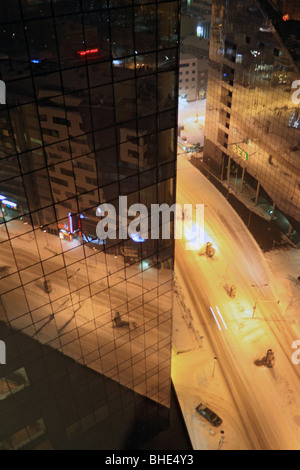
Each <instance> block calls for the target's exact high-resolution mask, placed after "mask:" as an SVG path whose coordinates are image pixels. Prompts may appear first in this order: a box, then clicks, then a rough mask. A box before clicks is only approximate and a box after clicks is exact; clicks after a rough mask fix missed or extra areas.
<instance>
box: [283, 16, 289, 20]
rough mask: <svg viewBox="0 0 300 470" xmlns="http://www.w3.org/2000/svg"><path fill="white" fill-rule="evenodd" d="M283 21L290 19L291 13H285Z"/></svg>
mask: <svg viewBox="0 0 300 470" xmlns="http://www.w3.org/2000/svg"><path fill="white" fill-rule="evenodd" d="M282 19H283V21H288V20H289V19H290V16H289V15H284V16H283V17H282Z"/></svg>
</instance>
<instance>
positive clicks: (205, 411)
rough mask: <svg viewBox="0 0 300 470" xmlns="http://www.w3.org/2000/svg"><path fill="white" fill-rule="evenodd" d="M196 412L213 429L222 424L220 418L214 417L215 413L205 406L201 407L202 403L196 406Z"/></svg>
mask: <svg viewBox="0 0 300 470" xmlns="http://www.w3.org/2000/svg"><path fill="white" fill-rule="evenodd" d="M196 411H197V412H198V413H199V414H200V415H201V416H202V417H203V418H204V419H206V420H207V421H208V422H209V423H210V424H212V425H213V426H215V427H218V426H221V424H222V423H223V421H222V420H221V418H219V416H218V415H216V413H214V412H213V411H212V410H210V409H209V408H208V407H207V406H205V405H203V403H200V405H198V406H197V408H196Z"/></svg>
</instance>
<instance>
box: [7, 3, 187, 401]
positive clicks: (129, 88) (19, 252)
mask: <svg viewBox="0 0 300 470" xmlns="http://www.w3.org/2000/svg"><path fill="white" fill-rule="evenodd" d="M179 19H180V18H179V1H177V0H176V1H153V0H149V1H139V0H134V1H132V0H107V1H106V0H36V1H31V0H10V1H9V2H1V6H0V44H1V50H0V79H1V80H3V81H4V82H5V84H6V98H7V100H6V101H7V103H6V105H1V106H0V136H1V138H0V320H1V321H2V322H4V323H5V324H6V325H7V326H8V327H9V328H10V329H11V330H12V331H18V332H21V333H22V334H24V335H27V336H29V337H31V338H33V339H34V340H37V341H38V342H39V343H41V344H43V345H46V346H50V347H51V348H54V349H55V350H57V351H59V352H60V353H62V354H64V355H65V356H68V357H69V358H72V359H74V360H75V361H76V362H77V363H79V364H82V365H84V366H87V367H88V368H90V369H93V370H94V371H97V372H99V373H101V374H103V375H104V376H105V377H107V378H109V379H112V380H113V381H115V382H118V383H119V384H122V386H125V387H127V388H128V389H131V390H133V391H134V392H137V393H138V394H140V395H143V396H145V397H147V398H149V399H151V400H153V401H154V402H157V403H159V404H160V405H163V406H164V407H167V408H168V407H169V406H170V392H171V333H172V281H173V249H174V241H173V240H150V239H149V240H146V241H144V243H135V242H134V241H133V240H132V239H130V238H129V239H127V240H120V239H118V238H117V239H116V240H107V241H106V242H105V241H101V240H99V239H98V238H97V235H96V227H97V224H98V222H99V221H100V220H101V219H100V217H99V216H100V215H101V214H100V213H99V210H97V208H98V207H99V205H100V204H102V203H110V204H112V205H114V206H115V208H116V211H117V212H118V207H119V196H121V195H122V196H128V206H130V205H132V204H134V203H142V204H145V205H146V206H147V207H148V208H149V214H150V207H151V204H157V203H159V204H162V203H167V204H170V205H172V204H173V203H174V202H175V171H176V138H177V100H178V47H179V42H178V41H179V39H178V38H179ZM131 220H132V218H130V217H128V224H129V223H130V221H131ZM5 331H6V330H5ZM1 339H4V341H5V338H1ZM7 340H8V339H7ZM7 368H8V369H9V358H8V363H7ZM11 372H13V371H11Z"/></svg>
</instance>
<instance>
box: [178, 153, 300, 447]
mask: <svg viewBox="0 0 300 470" xmlns="http://www.w3.org/2000/svg"><path fill="white" fill-rule="evenodd" d="M177 191H178V192H177V199H178V202H179V203H181V204H184V203H186V204H187V203H192V204H201V203H204V204H205V230H206V232H207V233H208V235H209V236H210V237H211V239H212V240H213V241H214V243H215V244H216V246H217V252H216V255H215V258H214V259H208V258H206V257H205V256H199V254H198V252H197V251H196V252H191V251H186V250H185V245H184V240H183V241H177V242H176V252H175V256H176V258H175V260H176V266H175V273H176V274H178V275H179V276H180V278H181V280H182V283H183V284H184V285H182V288H183V290H184V291H185V293H186V297H187V298H189V301H190V304H191V305H192V312H193V314H194V315H198V318H199V320H200V323H201V325H202V328H203V332H204V336H205V337H206V338H207V339H208V340H209V342H210V345H211V347H212V350H213V352H214V354H215V355H216V356H217V357H218V366H219V367H220V370H221V371H222V375H223V381H222V384H223V388H226V393H228V392H229V394H230V396H231V407H234V408H235V410H236V412H237V415H238V416H239V419H238V421H237V422H236V427H237V428H239V427H240V423H242V427H243V432H241V433H240V438H241V441H243V442H245V441H246V446H245V447H247V448H250V449H261V450H262V449H266V450H267V449H273V450H275V449H276V450H277V449H290V450H292V449H299V448H300V419H299V417H300V391H299V383H300V382H299V375H300V369H299V367H300V366H295V365H293V364H292V360H291V357H292V352H293V350H292V349H291V345H292V342H293V341H294V340H296V339H298V338H297V336H296V335H298V333H297V332H298V331H299V328H298V327H299V325H298V324H293V328H291V325H290V323H289V321H287V320H288V319H287V318H286V317H285V310H284V309H281V305H280V304H279V305H278V304H277V302H278V300H280V299H279V298H278V293H277V291H276V287H277V285H276V283H275V279H274V276H273V274H272V272H271V270H270V269H269V266H268V263H267V261H266V259H265V258H264V256H263V254H262V252H261V251H260V248H259V247H258V245H257V243H256V242H255V240H254V239H253V237H252V235H251V234H250V233H249V232H248V230H247V228H246V227H245V225H244V224H243V222H242V221H241V219H240V218H239V216H238V215H237V214H236V213H235V211H234V210H233V209H232V207H231V206H230V205H229V204H228V202H227V201H226V199H225V198H223V196H222V195H220V193H219V192H218V191H217V190H216V189H215V188H214V187H213V186H212V185H211V184H210V183H209V181H207V179H206V178H205V177H204V176H203V175H201V173H200V172H199V171H198V170H196V169H195V168H194V167H193V166H192V165H191V164H190V163H189V162H188V161H187V160H186V159H185V158H184V157H183V156H181V157H179V162H178V190H177ZM233 284H234V285H236V286H237V296H236V298H235V299H231V298H230V297H229V295H228V289H229V288H230V286H231V285H233ZM255 304H256V306H257V308H256V310H255V312H254V310H253V307H254V305H255ZM211 308H212V309H213V311H214V312H215V315H216V318H217V320H218V323H217V322H216V320H215V318H214V316H213V315H212V311H211ZM218 309H219V310H218ZM217 312H220V314H221V316H222V317H221V316H220V315H218V313H217ZM253 312H254V313H255V315H253ZM220 330H221V331H220ZM299 333H300V332H299ZM299 337H300V334H299ZM269 348H272V349H273V350H274V351H275V356H276V363H275V367H274V369H266V368H264V367H257V366H256V365H255V364H254V361H255V360H258V359H262V357H263V356H265V355H266V352H267V350H268V349H269ZM199 354H201V352H199ZM181 361H184V358H182V357H181ZM187 366H188V363H187ZM297 367H298V368H297ZM173 381H174V385H175V388H176V390H177V393H178V396H179V401H180V402H182V409H183V410H184V409H185V395H184V393H181V390H183V389H182V388H181V386H182V385H183V384H182V383H180V382H181V378H180V374H178V375H176V374H175V377H173ZM218 393H219V396H220V400H221V397H222V388H221V387H220V388H219V390H218ZM221 401H222V400H221ZM213 403H214V404H215V406H216V407H217V411H218V405H217V403H216V398H215V396H214V398H213ZM231 407H229V410H228V412H227V413H226V410H223V415H222V418H223V421H224V427H225V428H226V433H227V434H228V435H230V434H231V435H232V436H233V435H234V436H235V438H234V439H233V438H231V439H227V441H225V442H224V446H225V443H226V442H227V444H226V448H233V449H234V448H240V447H241V442H237V441H236V436H237V433H236V429H235V426H233V423H232V412H231V411H230V409H231ZM195 419H198V418H197V417H196V415H195V413H193V414H190V413H189V416H188V418H187V420H186V421H187V426H188V428H189V429H190V430H191V431H190V432H191V433H194V430H195V425H194V420H195ZM229 422H230V426H229V428H228V423H229ZM192 440H193V439H192ZM198 441H199V439H198ZM194 442H197V438H196V437H195V439H194ZM200 442H201V440H200ZM200 447H201V448H205V446H204V447H203V446H200Z"/></svg>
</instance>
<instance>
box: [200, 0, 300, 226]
mask: <svg viewBox="0 0 300 470" xmlns="http://www.w3.org/2000/svg"><path fill="white" fill-rule="evenodd" d="M296 3H297V2H293V1H291V2H289V1H286V2H281V1H268V0H261V1H259V0H257V1H255V0H247V1H237V2H236V1H225V0H224V1H223V0H215V1H214V2H213V16H212V29H211V45H210V67H209V83H208V98H207V116H206V128H205V134H206V139H205V148H204V162H205V164H206V165H207V166H208V167H209V168H210V169H211V170H212V171H213V172H214V174H215V175H217V176H218V178H219V179H220V180H222V181H223V183H224V185H226V186H227V187H228V186H230V187H231V188H232V189H233V190H234V191H235V192H236V193H237V194H243V195H245V194H246V193H247V194H249V197H250V198H251V199H252V201H254V203H255V204H258V202H259V200H260V199H261V198H263V199H264V200H266V201H268V204H269V207H271V209H272V210H270V214H273V213H274V210H275V208H277V209H278V210H279V211H281V213H283V214H284V215H285V217H286V218H287V220H288V221H289V223H288V225H289V227H287V230H286V231H287V233H291V230H292V226H294V227H295V226H297V227H299V222H300V184H299V183H300V166H299V157H300V146H299V142H300V140H299V137H300V135H299V129H300V128H299V122H300V121H299V119H300V117H299V105H298V103H297V101H295V92H297V88H299V87H297V86H296V83H295V81H297V80H299V77H300V71H299V63H300V62H299V59H300V56H299V50H300V47H299V46H300V42H299V39H300V37H299V22H298V20H299V7H297V6H296ZM295 86H296V88H295Z"/></svg>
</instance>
